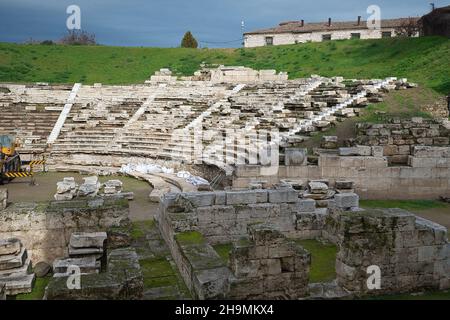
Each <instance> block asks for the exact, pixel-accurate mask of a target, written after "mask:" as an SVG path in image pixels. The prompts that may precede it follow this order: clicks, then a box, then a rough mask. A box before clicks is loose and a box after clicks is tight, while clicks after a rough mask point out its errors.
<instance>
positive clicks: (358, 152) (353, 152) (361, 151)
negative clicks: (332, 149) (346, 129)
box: [339, 146, 372, 156]
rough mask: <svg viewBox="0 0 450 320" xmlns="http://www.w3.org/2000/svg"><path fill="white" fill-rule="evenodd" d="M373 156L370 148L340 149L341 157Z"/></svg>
mask: <svg viewBox="0 0 450 320" xmlns="http://www.w3.org/2000/svg"><path fill="white" fill-rule="evenodd" d="M371 154H372V148H371V147H369V146H356V147H346V148H339V155H340V156H370V155H371Z"/></svg>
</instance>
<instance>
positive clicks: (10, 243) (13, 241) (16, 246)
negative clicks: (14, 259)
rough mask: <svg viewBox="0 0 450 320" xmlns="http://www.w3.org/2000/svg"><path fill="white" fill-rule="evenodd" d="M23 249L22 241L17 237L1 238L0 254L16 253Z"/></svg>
mask: <svg viewBox="0 0 450 320" xmlns="http://www.w3.org/2000/svg"><path fill="white" fill-rule="evenodd" d="M21 249H22V242H21V241H20V240H19V239H17V238H9V239H0V256H3V255H11V254H12V255H14V254H17V253H19V252H20V250H21Z"/></svg>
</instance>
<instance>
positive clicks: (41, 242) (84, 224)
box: [0, 198, 129, 263]
mask: <svg viewBox="0 0 450 320" xmlns="http://www.w3.org/2000/svg"><path fill="white" fill-rule="evenodd" d="M128 214H129V207H128V201H127V200H124V199H120V200H117V199H112V198H111V199H101V198H94V199H90V200H87V199H85V200H72V201H52V202H50V203H15V204H12V205H10V206H8V207H7V208H6V209H5V210H3V211H2V210H0V238H11V237H16V238H19V239H20V240H21V241H22V243H23V244H24V246H25V247H26V248H27V249H28V251H29V254H30V255H31V259H32V261H33V263H37V262H40V261H45V262H47V263H51V262H52V261H53V260H54V259H55V258H58V257H63V256H67V247H68V243H69V240H70V235H71V234H72V232H76V231H85V232H95V231H106V230H108V229H109V228H113V227H122V226H126V225H128V224H129V218H128Z"/></svg>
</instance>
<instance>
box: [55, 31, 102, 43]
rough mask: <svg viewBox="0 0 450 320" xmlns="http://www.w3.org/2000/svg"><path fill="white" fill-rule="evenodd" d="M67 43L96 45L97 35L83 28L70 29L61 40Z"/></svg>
mask: <svg viewBox="0 0 450 320" xmlns="http://www.w3.org/2000/svg"><path fill="white" fill-rule="evenodd" d="M59 42H60V43H61V44H66V45H95V44H97V42H96V41H95V35H94V34H90V33H87V32H86V31H82V30H69V31H68V33H67V34H66V35H65V36H64V37H63V38H62V39H61V40H60V41H59Z"/></svg>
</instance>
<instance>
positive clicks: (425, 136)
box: [355, 118, 450, 164]
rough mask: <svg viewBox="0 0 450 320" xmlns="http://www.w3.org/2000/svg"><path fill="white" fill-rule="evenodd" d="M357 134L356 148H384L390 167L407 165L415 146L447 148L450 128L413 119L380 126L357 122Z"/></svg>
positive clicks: (433, 121) (429, 121) (437, 122)
mask: <svg viewBox="0 0 450 320" xmlns="http://www.w3.org/2000/svg"><path fill="white" fill-rule="evenodd" d="M356 134H357V137H356V139H355V143H356V144H358V145H364V146H381V147H383V155H384V156H386V157H387V159H388V162H389V164H406V163H407V161H408V156H409V155H411V154H412V149H413V147H414V146H416V145H425V146H448V145H449V139H450V128H447V127H446V126H445V125H443V123H442V122H441V121H437V120H431V119H422V118H412V119H411V120H399V119H397V120H392V121H391V123H383V124H375V123H358V124H356Z"/></svg>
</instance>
